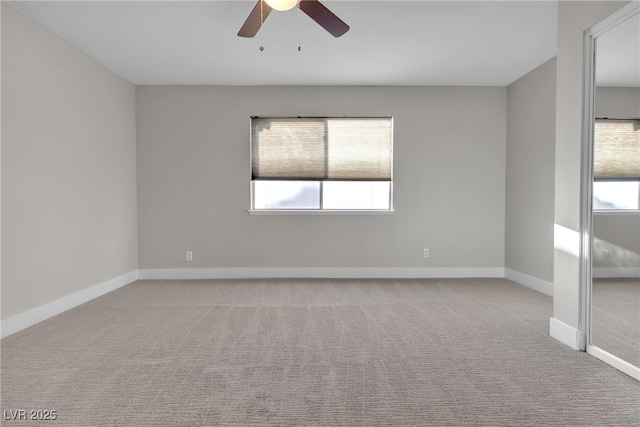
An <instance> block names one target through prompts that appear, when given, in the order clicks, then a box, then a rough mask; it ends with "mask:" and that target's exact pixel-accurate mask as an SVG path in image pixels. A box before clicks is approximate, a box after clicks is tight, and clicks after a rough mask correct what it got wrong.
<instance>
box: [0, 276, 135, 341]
mask: <svg viewBox="0 0 640 427" xmlns="http://www.w3.org/2000/svg"><path fill="white" fill-rule="evenodd" d="M136 280H138V271H137V270H136V271H132V272H130V273H127V274H125V275H122V276H119V277H116V278H113V279H111V280H107V281H106V282H102V283H99V284H97V285H94V286H91V287H90V288H87V289H83V290H82V291H79V292H76V293H74V294H71V295H68V296H66V297H63V298H60V299H57V300H55V301H52V302H50V303H48V304H45V305H42V306H40V307H36V308H34V309H31V310H29V311H25V312H24V313H21V314H18V315H17V316H13V317H10V318H8V319H5V320H3V321H2V322H0V337H1V338H4V337H7V336H9V335H11V334H15V333H16V332H18V331H21V330H23V329H26V328H28V327H29V326H33V325H35V324H36V323H39V322H42V321H43V320H47V319H49V318H51V317H53V316H55V315H57V314H60V313H62V312H64V311H67V310H70V309H72V308H74V307H77V306H79V305H80V304H84V303H85V302H87V301H91V300H92V299H94V298H97V297H99V296H102V295H104V294H106V293H109V292H111V291H114V290H116V289H118V288H121V287H122V286H125V285H128V284H129V283H132V282H135V281H136Z"/></svg>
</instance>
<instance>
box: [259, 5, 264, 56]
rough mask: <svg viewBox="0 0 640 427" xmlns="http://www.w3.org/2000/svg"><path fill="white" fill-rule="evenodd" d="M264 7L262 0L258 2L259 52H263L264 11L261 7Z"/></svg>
mask: <svg viewBox="0 0 640 427" xmlns="http://www.w3.org/2000/svg"><path fill="white" fill-rule="evenodd" d="M263 5H264V0H260V30H259V31H260V52H263V51H264V28H262V27H263V24H264V11H263V8H262V6H263Z"/></svg>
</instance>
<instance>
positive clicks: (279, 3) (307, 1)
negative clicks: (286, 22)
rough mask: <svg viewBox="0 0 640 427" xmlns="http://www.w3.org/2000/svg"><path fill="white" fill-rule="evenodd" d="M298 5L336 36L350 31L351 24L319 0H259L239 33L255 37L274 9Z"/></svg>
mask: <svg viewBox="0 0 640 427" xmlns="http://www.w3.org/2000/svg"><path fill="white" fill-rule="evenodd" d="M296 6H298V7H299V8H300V10H302V11H303V12H304V13H306V14H307V15H309V17H310V18H311V19H313V20H314V21H316V22H317V23H318V24H319V25H320V26H321V27H322V28H324V29H325V30H327V31H328V32H329V33H331V35H332V36H334V37H340V36H341V35H343V34H344V33H346V32H347V31H349V26H348V25H347V24H345V23H344V22H343V21H342V20H341V19H340V18H338V17H337V16H336V15H335V14H334V13H333V12H331V11H330V10H329V9H327V8H326V7H325V6H324V5H323V4H322V3H320V2H319V1H318V0H258V3H257V4H256V5H255V6H254V8H253V10H252V11H251V13H250V14H249V17H248V18H247V20H246V21H245V23H244V25H243V26H242V28H240V31H239V32H238V35H239V36H240V37H254V36H255V35H256V34H257V33H258V30H260V27H261V26H262V24H263V23H264V21H265V20H266V19H267V16H269V14H270V13H271V11H272V10H273V9H275V10H280V11H284V10H289V9H293V8H294V7H296Z"/></svg>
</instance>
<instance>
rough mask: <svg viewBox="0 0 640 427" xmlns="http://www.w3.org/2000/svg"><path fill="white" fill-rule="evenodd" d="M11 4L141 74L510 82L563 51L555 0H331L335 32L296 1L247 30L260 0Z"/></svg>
mask: <svg viewBox="0 0 640 427" xmlns="http://www.w3.org/2000/svg"><path fill="white" fill-rule="evenodd" d="M11 3H12V4H13V5H14V6H15V7H17V8H18V9H20V10H21V11H22V12H24V13H25V14H26V15H28V16H30V17H32V18H33V19H35V20H37V21H39V22H41V23H42V24H43V25H45V26H46V27H48V28H50V29H51V30H53V31H54V32H56V33H58V34H59V35H61V36H62V37H64V38H65V39H67V40H68V41H70V42H71V43H72V44H74V45H76V46H77V47H79V48H80V49H82V50H83V51H85V52H87V53H88V54H89V55H91V56H92V57H94V58H96V59H97V60H98V61H100V62H101V63H103V64H104V65H106V66H107V67H109V68H110V69H112V70H113V71H115V72H116V73H118V74H120V75H121V76H123V77H124V78H126V79H128V80H129V81H131V82H133V83H135V84H217V85H440V86H443V85H461V86H469V85H488V86H494V85H495V86H505V85H508V84H509V83H511V82H513V81H514V80H516V79H518V78H519V77H521V76H523V75H524V74H526V73H527V72H529V71H531V70H532V69H533V68H535V67H537V66H538V65H540V64H542V63H543V62H545V61H546V60H548V59H550V58H552V57H553V56H554V55H555V54H556V33H557V29H556V21H557V20H556V10H557V7H556V3H555V2H554V1H540V0H537V1H481V0H480V1H479V0H475V1H451V0H449V1H363V0H360V1H329V0H327V1H323V3H324V4H325V5H326V6H327V7H328V8H329V9H331V10H332V11H333V12H334V13H335V14H336V15H338V16H339V17H340V18H342V19H343V20H344V21H345V22H346V23H347V24H349V25H350V26H351V30H350V31H349V32H348V33H347V34H345V35H344V36H343V37H341V38H337V39H336V38H333V37H332V36H331V35H329V34H328V33H327V32H326V31H324V30H323V29H322V28H321V27H320V26H318V25H317V24H316V23H315V22H314V21H312V20H311V19H309V18H308V17H307V16H306V15H304V13H300V16H299V17H298V10H297V9H293V10H291V11H288V12H276V11H274V12H273V13H272V14H271V15H270V16H269V19H268V20H267V21H266V23H265V25H264V26H263V28H262V30H261V33H258V36H257V37H255V38H253V39H244V38H240V37H238V36H237V35H236V34H237V32H238V30H239V29H240V27H241V26H242V24H243V22H244V20H245V19H246V17H247V16H248V14H249V12H250V11H251V9H252V8H253V6H254V5H255V0H253V1H244V0H235V1H118V2H117V1H70V2H66V1H64V2H63V1H39V2H32V1H12V2H11ZM298 19H299V22H300V24H299V26H298ZM298 33H300V40H301V41H300V44H301V47H302V51H301V52H298ZM261 45H264V48H265V49H264V51H260V49H259V47H260V46H261Z"/></svg>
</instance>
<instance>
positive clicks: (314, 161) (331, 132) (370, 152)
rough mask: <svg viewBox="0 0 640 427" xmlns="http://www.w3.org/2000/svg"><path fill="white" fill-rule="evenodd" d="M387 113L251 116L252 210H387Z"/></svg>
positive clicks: (389, 182) (389, 148) (389, 152)
mask: <svg viewBox="0 0 640 427" xmlns="http://www.w3.org/2000/svg"><path fill="white" fill-rule="evenodd" d="M392 140H393V123H392V119H391V118H390V117H348V118H347V117H336V118H334V117H297V118H293V117H289V118H275V117H252V118H251V190H252V191H251V193H252V197H251V198H252V200H251V209H252V210H253V211H261V210H262V211H287V210H290V211H391V210H392V209H393V204H392V164H393V149H392V145H393V144H392Z"/></svg>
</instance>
